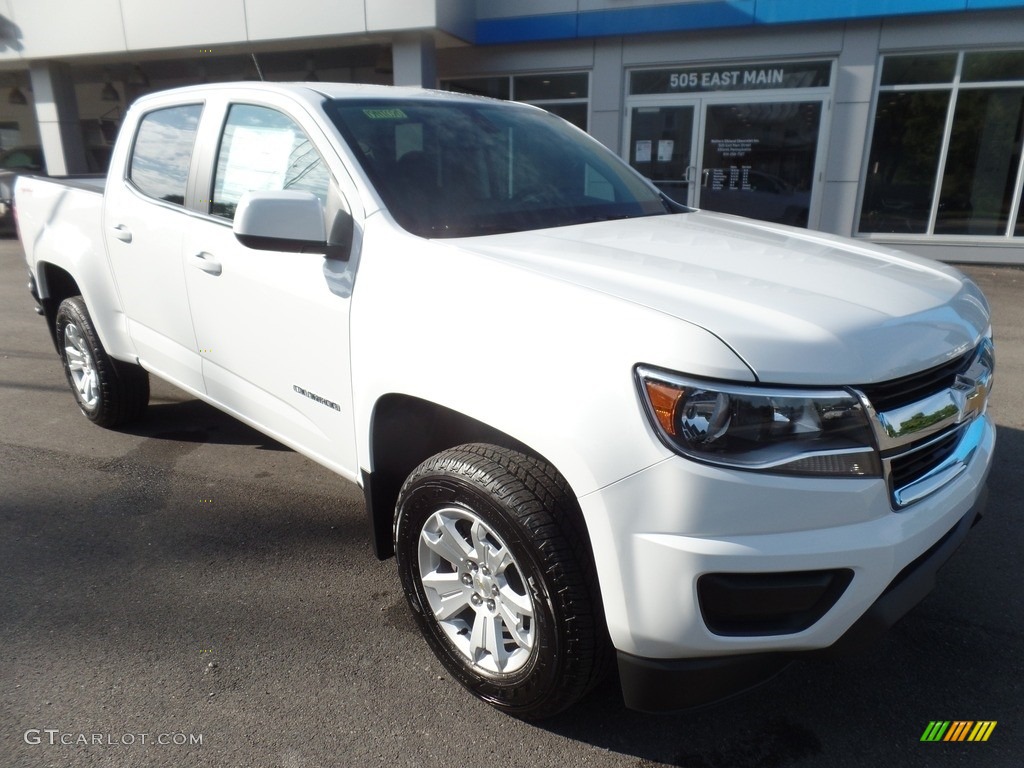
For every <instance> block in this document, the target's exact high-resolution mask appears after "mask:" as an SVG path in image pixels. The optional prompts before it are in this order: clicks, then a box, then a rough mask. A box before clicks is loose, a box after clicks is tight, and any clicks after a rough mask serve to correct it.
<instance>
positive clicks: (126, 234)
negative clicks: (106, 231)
mask: <svg viewBox="0 0 1024 768" xmlns="http://www.w3.org/2000/svg"><path fill="white" fill-rule="evenodd" d="M110 231H111V232H113V234H114V237H116V238H117V239H118V240H120V241H121V242H123V243H130V242H131V241H132V231H131V230H130V229H128V227H126V226H125V225H124V224H115V225H114V226H112V227H111V228H110Z"/></svg>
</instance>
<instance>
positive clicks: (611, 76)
mask: <svg viewBox="0 0 1024 768" xmlns="http://www.w3.org/2000/svg"><path fill="white" fill-rule="evenodd" d="M622 70H623V67H622V38H621V37H607V38H598V39H597V40H596V41H595V42H594V70H593V72H592V73H591V75H590V135H591V136H593V137H594V138H595V139H597V140H598V141H600V142H601V143H602V144H604V145H605V146H606V147H608V149H610V150H611V151H612V152H615V153H616V154H618V153H619V152H621V150H622V110H623V108H624V103H623V100H624V99H625V94H624V92H623V77H622ZM626 154H627V155H628V153H626Z"/></svg>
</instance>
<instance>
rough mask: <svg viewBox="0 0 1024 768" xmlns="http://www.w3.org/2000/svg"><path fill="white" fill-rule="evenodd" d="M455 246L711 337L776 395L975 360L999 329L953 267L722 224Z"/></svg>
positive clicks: (546, 233)
mask: <svg viewBox="0 0 1024 768" xmlns="http://www.w3.org/2000/svg"><path fill="white" fill-rule="evenodd" d="M447 242H448V243H449V244H450V245H452V246H455V247H459V248H462V249H466V250H469V251H471V252H473V253H475V254H478V255H481V256H486V257H490V258H494V259H497V260H500V261H502V262H505V263H508V264H512V265H516V266H518V267H520V268H524V269H529V270H531V271H535V272H538V273H541V274H544V275H547V276H549V277H552V278H555V279H560V280H565V281H567V282H571V283H573V284H576V285H580V286H583V287H586V288H589V289H591V290H595V291H600V292H602V293H605V294H607V295H609V296H614V297H616V298H618V299H622V300H625V301H629V302H633V303H635V304H639V305H642V306H645V307H649V308H650V309H653V310H656V311H658V312H663V313H666V314H669V315H672V316H674V317H677V318H679V319H680V320H683V321H686V322H688V323H693V324H695V325H697V326H700V327H702V328H704V329H705V330H707V331H709V332H710V333H713V334H714V335H715V336H717V337H718V338H719V339H721V340H722V341H723V342H724V343H725V344H727V345H728V346H729V347H730V348H731V349H732V350H733V351H734V352H735V353H736V354H737V355H739V356H740V357H741V358H742V359H743V360H744V361H745V362H746V364H747V365H748V366H750V368H751V370H752V371H753V372H754V375H755V376H757V377H758V379H759V380H760V381H764V382H770V383H777V384H804V385H849V384H870V383H874V382H877V381H885V380H887V379H892V378H897V377H899V376H904V375H907V374H911V373H916V372H918V371H921V370H923V369H926V368H929V367H932V366H934V365H939V364H941V363H943V362H945V361H947V360H949V359H950V358H952V357H954V356H956V355H959V354H961V353H963V352H964V351H966V350H967V349H969V348H970V347H972V346H973V345H974V344H976V343H977V341H978V340H979V338H980V337H981V336H982V335H983V334H984V333H985V332H986V331H987V330H988V327H989V313H988V304H987V302H986V301H985V298H984V296H983V295H982V293H981V291H980V289H979V288H978V287H977V286H976V285H975V284H974V283H973V282H972V281H971V280H969V279H967V278H966V277H964V276H963V275H962V274H961V273H960V272H958V271H957V270H955V269H953V268H951V267H947V266H945V265H942V264H938V263H936V262H932V261H929V260H927V259H921V258H916V257H913V256H909V255H907V254H899V253H896V252H893V251H889V250H886V249H883V248H879V247H875V246H871V245H868V244H862V243H859V242H856V241H852V240H845V239H842V238H837V237H832V236H828V235H822V234H818V233H813V232H806V231H803V230H796V229H793V228H788V227H778V226H774V225H770V224H764V223H760V222H753V221H749V220H746V219H740V218H737V217H732V216H724V215H720V214H711V213H704V212H693V213H684V214H679V215H666V216H654V217H649V218H640V219H628V220H623V221H608V222H600V223H595V224H582V225H576V226H569V227H559V228H555V229H546V230H536V231H532V232H516V233H509V234H500V235H489V236H486V237H474V238H464V239H459V240H451V241H447ZM566 311H568V309H567V310H566ZM637 332H638V333H641V332H643V331H642V329H639V328H638V329H637ZM683 357H685V350H673V351H672V352H671V354H667V355H666V358H667V359H672V360H675V359H679V358H683ZM637 362H646V363H651V364H664V361H658V360H642V361H641V360H638V361H637Z"/></svg>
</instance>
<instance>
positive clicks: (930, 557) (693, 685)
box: [618, 489, 988, 712]
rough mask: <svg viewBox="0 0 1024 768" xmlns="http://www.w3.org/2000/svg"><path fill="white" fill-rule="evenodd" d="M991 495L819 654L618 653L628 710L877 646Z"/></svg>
mask: <svg viewBox="0 0 1024 768" xmlns="http://www.w3.org/2000/svg"><path fill="white" fill-rule="evenodd" d="M987 498H988V492H987V489H985V491H983V493H982V494H981V496H980V497H979V498H978V501H977V503H975V505H974V506H973V507H972V508H971V510H970V511H969V512H968V513H967V514H966V515H964V516H963V517H962V518H961V519H960V521H959V522H958V523H957V524H956V525H955V526H954V527H953V528H952V529H951V530H950V531H949V532H948V533H947V534H946V535H945V536H943V537H942V538H941V539H940V540H939V541H938V542H936V544H935V545H934V546H933V547H932V548H931V549H929V550H928V551H927V552H925V553H924V554H923V555H921V556H920V557H919V558H918V559H917V560H915V561H914V562H912V563H911V564H910V565H908V566H907V567H906V568H904V569H903V570H902V571H900V573H899V574H897V576H896V578H895V579H893V580H892V582H891V583H890V584H889V586H888V587H887V588H886V590H885V592H883V593H882V596H881V597H879V598H878V600H876V601H875V602H874V604H873V605H872V606H871V607H870V608H869V609H868V610H867V611H866V612H865V613H864V615H863V616H861V617H860V619H858V620H857V621H856V622H855V623H854V624H853V626H851V627H850V629H848V630H847V631H846V633H845V634H844V635H843V636H842V637H840V638H839V640H838V641H837V642H836V643H834V644H833V645H831V646H829V647H828V648H824V649H822V650H820V651H810V652H804V653H801V654H795V653H791V652H790V653H763V654H744V655H739V656H713V657H710V658H698V659H670V660H663V659H644V658H640V657H638V656H633V655H631V654H628V653H623V652H621V651H619V653H618V662H619V680H620V682H621V684H622V695H623V699H624V700H625V702H626V706H627V707H629V708H630V709H637V710H640V711H644V712H660V711H666V710H678V709H689V708H692V707H699V706H703V705H705V704H710V703H714V702H716V701H721V700H722V699H724V698H727V697H729V696H733V695H736V694H739V693H742V692H744V691H746V690H749V689H750V688H753V687H755V686H757V685H760V684H761V683H763V682H765V681H766V680H768V679H770V678H771V677H772V676H774V675H775V674H777V673H778V672H780V671H781V670H782V669H783V668H784V667H785V666H786V665H788V664H789V663H790V662H791V661H793V660H794V658H795V657H796V656H797V655H806V653H813V654H815V655H827V656H833V655H839V654H843V653H850V652H855V651H857V650H860V649H862V648H864V647H865V646H868V645H870V644H871V643H873V642H875V641H876V640H877V639H878V638H879V637H880V636H881V635H882V634H883V633H884V632H885V631H886V630H888V629H889V627H891V626H892V625H893V624H895V623H896V622H897V621H899V620H900V619H901V618H903V616H904V615H905V614H906V613H907V612H908V611H910V609H911V608H913V607H914V606H915V605H917V604H918V603H919V602H921V600H923V599H924V598H925V596H926V595H927V594H928V593H929V592H930V591H931V590H932V588H933V587H934V586H935V578H936V574H937V573H938V570H939V568H941V567H942V566H943V565H945V563H946V561H947V560H949V558H950V557H952V556H953V553H954V552H955V551H956V549H957V548H958V547H959V546H960V544H962V543H963V541H964V539H965V538H967V533H968V531H970V529H971V527H972V526H973V525H974V524H975V523H976V522H977V521H978V520H979V519H980V518H981V513H982V512H983V510H984V508H985V504H986V501H987Z"/></svg>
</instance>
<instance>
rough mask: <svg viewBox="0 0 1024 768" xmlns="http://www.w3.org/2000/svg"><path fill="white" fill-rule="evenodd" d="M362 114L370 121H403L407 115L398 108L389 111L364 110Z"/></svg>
mask: <svg viewBox="0 0 1024 768" xmlns="http://www.w3.org/2000/svg"><path fill="white" fill-rule="evenodd" d="M363 114H364V115H366V116H367V117H368V118H370V119H371V120H405V119H406V117H407V115H406V114H405V112H403V111H402V110H400V109H399V108H398V107H392V108H390V109H364V110H363Z"/></svg>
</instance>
